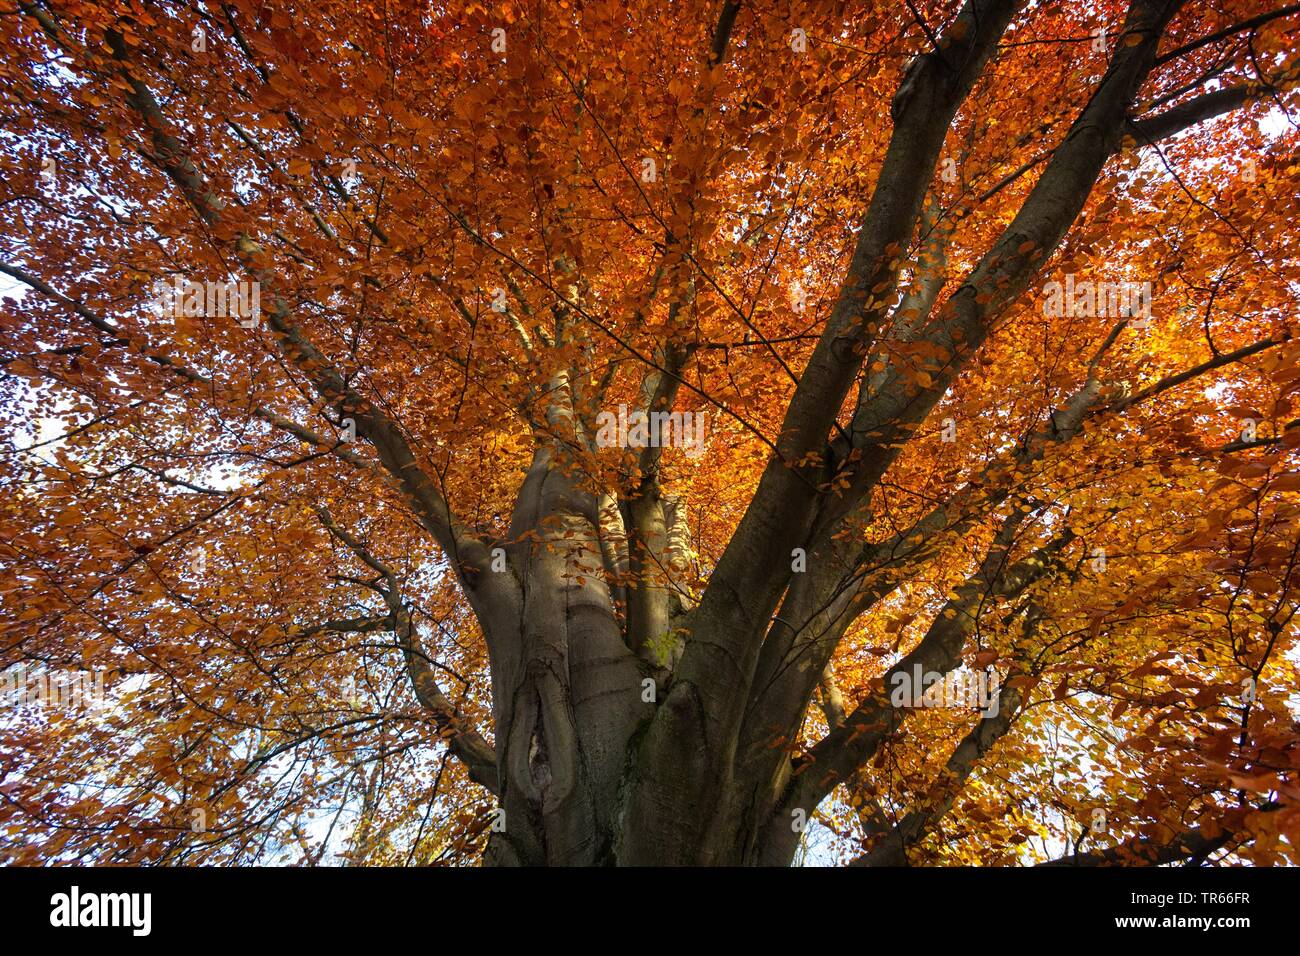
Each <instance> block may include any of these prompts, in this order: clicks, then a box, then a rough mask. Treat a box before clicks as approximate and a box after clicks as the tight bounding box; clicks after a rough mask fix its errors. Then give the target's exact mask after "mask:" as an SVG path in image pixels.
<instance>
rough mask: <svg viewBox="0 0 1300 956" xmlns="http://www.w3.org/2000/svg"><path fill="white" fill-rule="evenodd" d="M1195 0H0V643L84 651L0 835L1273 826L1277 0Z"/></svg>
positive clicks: (1280, 336)
mask: <svg viewBox="0 0 1300 956" xmlns="http://www.w3.org/2000/svg"><path fill="white" fill-rule="evenodd" d="M1210 6H1211V5H1201V4H1185V3H1182V2H1180V0H1132V2H1131V3H1119V2H1114V3H1112V2H1108V0H1103V2H1099V3H1096V4H1087V5H1084V4H1075V3H1059V2H1047V3H1034V4H1026V3H1023V2H1017V0H966V2H964V3H962V2H949V0H940V2H930V0H926V2H917V3H911V2H909V3H905V4H897V3H871V2H868V3H846V2H831V0H813V2H801V3H795V4H790V3H777V2H771V0H756V2H751V0H739V2H732V0H724V2H721V3H717V2H710V3H694V4H691V3H676V4H631V5H628V4H624V3H621V2H605V0H571V2H559V3H547V4H498V5H493V6H491V7H484V6H481V5H478V4H467V5H464V6H461V5H453V7H455V8H454V9H447V8H445V7H444V6H441V5H432V6H429V5H424V4H394V3H387V4H366V3H360V4H358V3H334V2H328V0H323V2H322V0H317V2H312V3H298V2H290V0H272V2H258V0H228V2H204V3H201V4H200V3H183V2H148V0H129V2H128V0H97V2H73V0H55V2H47V3H37V2H28V0H17V2H16V4H10V6H9V7H8V9H5V10H4V11H3V13H2V14H0V32H2V33H3V38H2V39H3V49H4V51H5V53H4V58H3V61H0V91H2V95H3V100H2V101H0V102H2V105H0V109H3V115H4V129H5V131H4V133H3V136H2V137H0V161H2V162H3V164H4V176H3V178H2V179H0V222H2V223H3V229H2V230H0V236H2V238H0V273H3V274H4V275H5V276H7V277H8V280H10V281H9V285H10V286H11V289H10V293H9V297H8V298H6V299H4V300H3V311H2V313H0V314H2V316H3V321H2V322H0V362H2V363H3V373H4V374H3V376H2V378H0V381H2V383H3V384H2V385H0V400H2V401H3V403H4V408H5V412H6V416H5V418H6V422H7V428H6V435H5V438H4V446H3V449H2V453H0V462H3V477H2V478H0V480H2V481H3V487H4V491H5V494H4V497H3V500H2V501H3V503H2V504H0V593H3V595H4V598H5V607H6V611H7V613H6V620H5V626H4V631H3V637H2V638H0V666H7V667H8V670H6V671H5V674H7V675H11V676H12V675H16V674H20V673H21V674H23V675H25V676H24V680H29V679H32V675H35V679H38V680H39V679H43V678H42V676H41V675H46V676H48V675H50V674H53V673H59V674H66V673H68V672H74V673H76V672H80V673H102V674H104V675H105V676H106V686H107V691H108V697H109V699H108V701H107V702H106V703H105V704H104V705H103V706H102V707H100V708H99V709H98V710H97V711H90V712H88V711H85V710H77V709H73V710H71V711H69V710H68V709H66V708H64V709H60V708H57V707H51V706H46V707H38V706H29V705H26V704H20V705H17V706H14V707H11V708H9V709H8V710H6V711H5V712H4V714H3V715H0V761H2V762H0V856H3V858H5V859H6V860H9V861H17V862H39V861H82V862H90V861H94V862H159V863H197V862H207V863H239V862H252V861H261V862H299V863H321V862H337V861H338V860H340V859H341V860H343V861H345V862H350V863H358V864H360V863H399V864H400V863H416V864H428V863H445V862H473V861H476V860H479V859H484V860H485V861H487V862H491V863H498V864H514V863H525V864H543V863H545V864H608V863H622V864H646V863H651V864H702V863H712V864H736V863H743V864H780V865H785V864H789V863H790V862H792V861H793V860H795V859H796V858H798V856H799V854H800V845H801V842H802V839H803V836H804V834H805V833H807V832H809V827H810V826H812V824H813V821H819V823H818V824H817V826H820V827H825V828H829V830H824V829H823V830H818V832H820V833H821V834H822V837H821V839H820V841H819V842H818V843H817V854H818V855H817V856H815V857H814V858H815V859H819V860H828V859H831V858H842V859H844V860H851V861H852V862H855V863H859V864H865V865H876V864H892V863H904V862H907V863H913V864H922V863H935V864H942V863H986V864H1028V863H1036V862H1045V861H1048V860H1051V859H1059V860H1061V861H1062V862H1066V863H1073V864H1094V863H1113V862H1142V863H1158V862H1171V861H1176V860H1177V861H1191V862H1204V861H1214V860H1218V859H1222V858H1225V857H1227V856H1232V855H1235V858H1244V859H1249V860H1251V861H1253V862H1256V863H1275V862H1290V863H1295V862H1297V859H1296V856H1295V853H1296V849H1295V848H1296V845H1297V836H1300V787H1298V785H1297V769H1298V768H1300V747H1298V746H1297V743H1298V730H1297V724H1296V699H1295V696H1294V694H1295V683H1296V673H1295V664H1296V658H1295V654H1294V648H1295V638H1296V627H1295V614H1296V610H1297V608H1298V607H1300V603H1298V602H1300V590H1298V587H1300V581H1298V580H1297V574H1296V563H1297V557H1298V556H1300V537H1298V536H1297V530H1298V526H1297V520H1298V518H1300V499H1298V498H1297V491H1300V470H1295V461H1294V459H1295V456H1296V449H1297V447H1300V428H1298V427H1294V426H1295V425H1296V424H1297V422H1296V418H1295V410H1294V403H1295V397H1294V396H1295V393H1296V391H1297V389H1300V342H1297V341H1296V340H1295V339H1294V338H1293V333H1294V331H1295V307H1296V298H1297V289H1298V288H1300V286H1298V285H1297V282H1298V280H1300V269H1298V268H1297V265H1298V264H1297V257H1296V253H1295V249H1294V245H1293V242H1292V239H1293V236H1292V226H1291V224H1292V223H1293V222H1294V221H1295V220H1296V218H1297V214H1300V209H1297V198H1296V197H1297V193H1298V192H1300V191H1298V190H1297V184H1298V182H1300V162H1298V161H1297V145H1298V144H1300V133H1298V128H1297V124H1296V119H1295V109H1296V107H1297V102H1296V94H1295V92H1294V90H1295V85H1296V82H1295V81H1296V74H1297V65H1298V63H1300V56H1298V55H1297V43H1296V37H1297V30H1300V6H1295V5H1292V6H1282V5H1279V4H1276V3H1266V2H1263V0H1225V2H1222V3H1217V4H1214V5H1212V7H1213V8H1212V9H1211V8H1210ZM160 281H161V282H163V283H170V284H171V287H172V288H180V289H181V290H182V292H185V291H187V290H192V289H194V288H198V289H201V290H205V291H206V292H207V294H209V295H213V294H214V293H213V290H215V289H217V288H218V287H222V286H223V284H224V283H231V282H233V283H245V284H246V285H245V286H244V289H245V292H246V294H248V295H250V296H251V290H252V289H253V286H251V285H247V284H248V283H254V282H255V283H257V286H256V289H257V293H258V304H259V308H258V309H257V310H256V311H255V312H254V311H251V310H249V309H247V308H245V309H244V311H240V308H239V305H240V303H241V302H242V303H243V305H244V306H247V305H248V303H249V300H248V299H244V300H238V299H236V300H234V303H233V305H232V304H229V303H228V305H230V307H229V308H225V309H222V308H220V307H219V304H218V303H216V300H215V299H214V300H213V302H208V301H206V300H205V301H204V302H203V303H202V304H201V305H200V304H199V303H198V302H197V300H195V304H194V307H193V308H190V309H188V310H187V309H186V308H185V300H186V297H185V296H184V295H182V297H181V305H180V307H179V308H177V307H174V306H175V305H176V303H174V302H168V301H167V300H166V298H165V297H160V294H159V287H158V283H159V282H160ZM178 283H179V285H177V284H178ZM186 283H190V284H196V285H186ZM204 284H206V285H204ZM1101 284H1105V285H1104V286H1103V285H1101ZM1088 289H1091V290H1092V293H1093V294H1092V295H1091V296H1089V295H1088V294H1087V292H1086V290H1088ZM1099 289H1100V291H1101V294H1100V295H1098V294H1097V292H1098V290H1099ZM1116 289H1120V290H1133V289H1138V290H1142V292H1143V294H1147V293H1149V295H1150V300H1149V301H1150V305H1151V308H1150V309H1149V310H1147V309H1145V308H1143V307H1141V298H1140V296H1139V298H1138V299H1134V300H1129V299H1125V298H1124V297H1123V296H1120V297H1118V298H1117V297H1116V295H1115V290H1116ZM1108 290H1109V294H1108ZM1135 302H1136V303H1137V306H1135ZM195 313H197V314H195ZM620 409H622V412H623V414H625V415H631V416H632V418H633V421H635V418H636V414H637V413H642V412H645V413H669V412H675V413H690V414H692V415H699V416H703V421H704V423H705V425H706V432H705V446H704V450H703V454H701V455H696V454H695V451H696V450H697V449H695V448H692V447H678V446H680V444H681V442H675V443H669V444H670V447H664V446H663V444H651V445H646V443H644V442H639V441H637V440H636V439H635V438H633V437H632V436H627V440H625V437H624V436H621V435H620V436H619V440H618V441H617V442H615V446H616V447H607V446H608V445H609V444H610V443H609V442H608V441H605V440H603V436H602V432H601V428H602V425H607V424H608V421H609V418H608V416H609V415H611V414H613V415H615V416H617V415H618V413H619V410H620ZM678 424H679V425H680V424H684V421H683V420H679V421H678ZM674 434H675V436H676V437H677V438H679V439H680V438H681V437H682V436H681V433H680V431H677V432H674ZM643 446H644V447H643ZM918 668H919V671H918V670H917V669H918ZM918 672H919V673H922V674H924V675H927V677H926V678H925V679H926V680H927V681H928V680H931V679H937V678H938V677H940V676H943V675H948V676H954V675H965V676H967V677H971V676H973V675H977V674H983V675H988V674H990V673H992V674H993V675H994V676H995V677H996V680H997V687H996V690H995V691H994V694H995V697H996V703H997V706H996V707H989V706H986V707H984V708H983V710H982V711H981V710H977V709H975V708H972V707H969V706H943V707H929V706H924V707H922V706H912V704H913V703H915V702H914V701H910V700H909V701H904V702H902V703H900V702H899V700H898V699H897V697H896V696H895V695H893V694H892V693H891V692H892V691H893V690H894V689H895V688H896V687H897V686H898V683H899V680H900V678H902V677H906V676H907V675H912V674H914V673H918ZM943 702H946V703H948V704H952V703H953V701H951V700H947V701H943ZM985 703H988V702H987V701H986V702H985ZM813 829H816V827H813Z"/></svg>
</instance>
